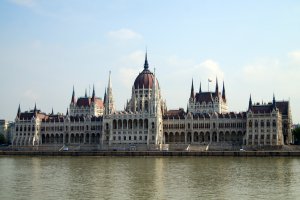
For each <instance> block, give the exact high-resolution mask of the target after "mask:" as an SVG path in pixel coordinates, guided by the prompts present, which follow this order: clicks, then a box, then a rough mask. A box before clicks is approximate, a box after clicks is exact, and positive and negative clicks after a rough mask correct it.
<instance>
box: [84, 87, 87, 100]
mask: <svg viewBox="0 0 300 200" xmlns="http://www.w3.org/2000/svg"><path fill="white" fill-rule="evenodd" d="M84 97H85V98H87V89H86V88H85V94H84Z"/></svg>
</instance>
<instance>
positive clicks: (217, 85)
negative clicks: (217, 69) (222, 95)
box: [215, 77, 219, 95]
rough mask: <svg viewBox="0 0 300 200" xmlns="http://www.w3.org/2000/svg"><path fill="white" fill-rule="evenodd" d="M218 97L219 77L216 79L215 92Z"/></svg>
mask: <svg viewBox="0 0 300 200" xmlns="http://www.w3.org/2000/svg"><path fill="white" fill-rule="evenodd" d="M215 93H216V95H218V94H219V84H218V77H216V91H215Z"/></svg>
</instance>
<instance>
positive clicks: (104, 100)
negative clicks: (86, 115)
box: [103, 87, 106, 104]
mask: <svg viewBox="0 0 300 200" xmlns="http://www.w3.org/2000/svg"><path fill="white" fill-rule="evenodd" d="M105 102H106V87H105V90H104V98H103V103H104V104H105Z"/></svg>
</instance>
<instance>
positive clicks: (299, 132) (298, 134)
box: [293, 127, 300, 144]
mask: <svg viewBox="0 0 300 200" xmlns="http://www.w3.org/2000/svg"><path fill="white" fill-rule="evenodd" d="M293 135H294V140H295V142H294V143H295V144H300V127H297V128H295V129H294V130H293Z"/></svg>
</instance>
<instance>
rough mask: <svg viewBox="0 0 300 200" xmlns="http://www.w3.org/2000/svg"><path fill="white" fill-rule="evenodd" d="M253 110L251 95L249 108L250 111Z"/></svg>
mask: <svg viewBox="0 0 300 200" xmlns="http://www.w3.org/2000/svg"><path fill="white" fill-rule="evenodd" d="M249 110H252V98H251V94H250V98H249V106H248V111H249Z"/></svg>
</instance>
